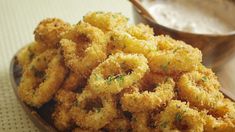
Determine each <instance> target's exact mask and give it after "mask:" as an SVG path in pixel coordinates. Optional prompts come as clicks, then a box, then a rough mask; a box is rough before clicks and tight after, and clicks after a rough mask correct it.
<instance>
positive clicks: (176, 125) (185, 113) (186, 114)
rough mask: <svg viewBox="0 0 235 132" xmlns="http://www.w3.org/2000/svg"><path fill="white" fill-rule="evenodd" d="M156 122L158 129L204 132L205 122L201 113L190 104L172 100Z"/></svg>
mask: <svg viewBox="0 0 235 132" xmlns="http://www.w3.org/2000/svg"><path fill="white" fill-rule="evenodd" d="M157 116H158V118H156V119H157V121H156V122H155V125H154V126H156V130H157V131H163V132H169V131H187V132H202V131H203V126H204V124H205V122H204V120H203V118H202V117H201V116H200V113H199V112H198V111H196V110H194V109H191V108H189V104H186V103H184V102H181V101H178V100H172V101H171V102H170V103H169V104H168V106H167V107H166V108H165V110H164V111H162V112H161V113H160V114H159V115H157Z"/></svg>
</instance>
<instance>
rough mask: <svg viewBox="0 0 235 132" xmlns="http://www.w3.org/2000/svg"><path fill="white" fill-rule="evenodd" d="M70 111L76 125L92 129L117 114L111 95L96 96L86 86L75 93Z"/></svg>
mask: <svg viewBox="0 0 235 132" xmlns="http://www.w3.org/2000/svg"><path fill="white" fill-rule="evenodd" d="M89 101H90V102H91V104H90V105H89ZM94 101H95V102H97V106H96V105H94V104H96V103H94ZM99 101H100V102H99ZM70 113H71V115H72V118H73V120H74V121H75V122H76V124H77V125H78V126H80V127H81V128H86V129H93V130H99V129H100V128H102V127H104V126H105V125H107V124H108V123H109V122H110V121H111V120H113V119H114V118H115V117H116V116H117V110H116V104H115V101H114V99H113V97H112V96H111V95H103V96H97V95H95V94H93V93H92V92H91V91H90V90H89V89H88V88H87V87H86V88H85V90H83V92H82V93H81V94H79V95H77V100H76V103H75V104H74V105H73V107H72V108H71V110H70Z"/></svg>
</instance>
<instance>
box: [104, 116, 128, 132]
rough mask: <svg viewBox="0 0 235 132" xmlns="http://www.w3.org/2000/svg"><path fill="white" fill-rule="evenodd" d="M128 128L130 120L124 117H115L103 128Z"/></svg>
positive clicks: (112, 130)
mask: <svg viewBox="0 0 235 132" xmlns="http://www.w3.org/2000/svg"><path fill="white" fill-rule="evenodd" d="M130 129H131V125H130V121H129V120H128V119H126V118H125V117H119V118H116V119H114V120H112V121H111V122H110V123H109V124H107V125H106V126H105V130H107V131H110V132H127V131H128V130H130Z"/></svg>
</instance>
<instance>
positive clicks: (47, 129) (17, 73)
mask: <svg viewBox="0 0 235 132" xmlns="http://www.w3.org/2000/svg"><path fill="white" fill-rule="evenodd" d="M21 76H22V68H21V67H20V66H19V64H18V61H17V59H16V56H14V57H13V58H12V60H11V64H10V81H11V85H12V88H13V89H14V92H15V95H16V96H17V99H18V101H19V103H20V104H21V106H22V107H23V109H24V111H25V112H26V114H27V115H28V116H29V118H30V119H31V120H32V121H33V123H34V124H35V125H36V127H38V128H39V130H40V131H42V132H56V131H58V130H57V129H56V128H55V127H54V125H53V120H52V118H51V115H52V113H53V111H54V106H55V102H54V101H53V100H51V101H50V102H48V103H46V104H44V105H43V106H42V107H41V108H39V109H35V108H33V107H30V106H28V105H27V104H25V103H24V102H23V101H22V100H21V99H20V98H19V95H18V92H17V91H18V90H17V88H18V85H19V82H20V78H21ZM221 92H222V93H223V94H224V96H225V97H227V98H229V99H231V100H233V101H234V100H235V97H234V95H233V94H231V93H230V92H229V91H227V90H226V89H223V88H222V89H221Z"/></svg>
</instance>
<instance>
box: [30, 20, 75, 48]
mask: <svg viewBox="0 0 235 132" xmlns="http://www.w3.org/2000/svg"><path fill="white" fill-rule="evenodd" d="M70 28H71V27H70V25H69V24H68V23H65V22H64V21H62V20H61V19H58V18H48V19H45V20H42V21H41V22H40V23H39V24H38V26H37V27H36V29H35V30H34V34H35V40H36V41H37V42H40V43H42V44H44V45H46V46H47V47H48V48H56V47H58V44H59V41H60V39H61V36H62V33H64V32H65V31H67V30H69V29H70Z"/></svg>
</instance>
